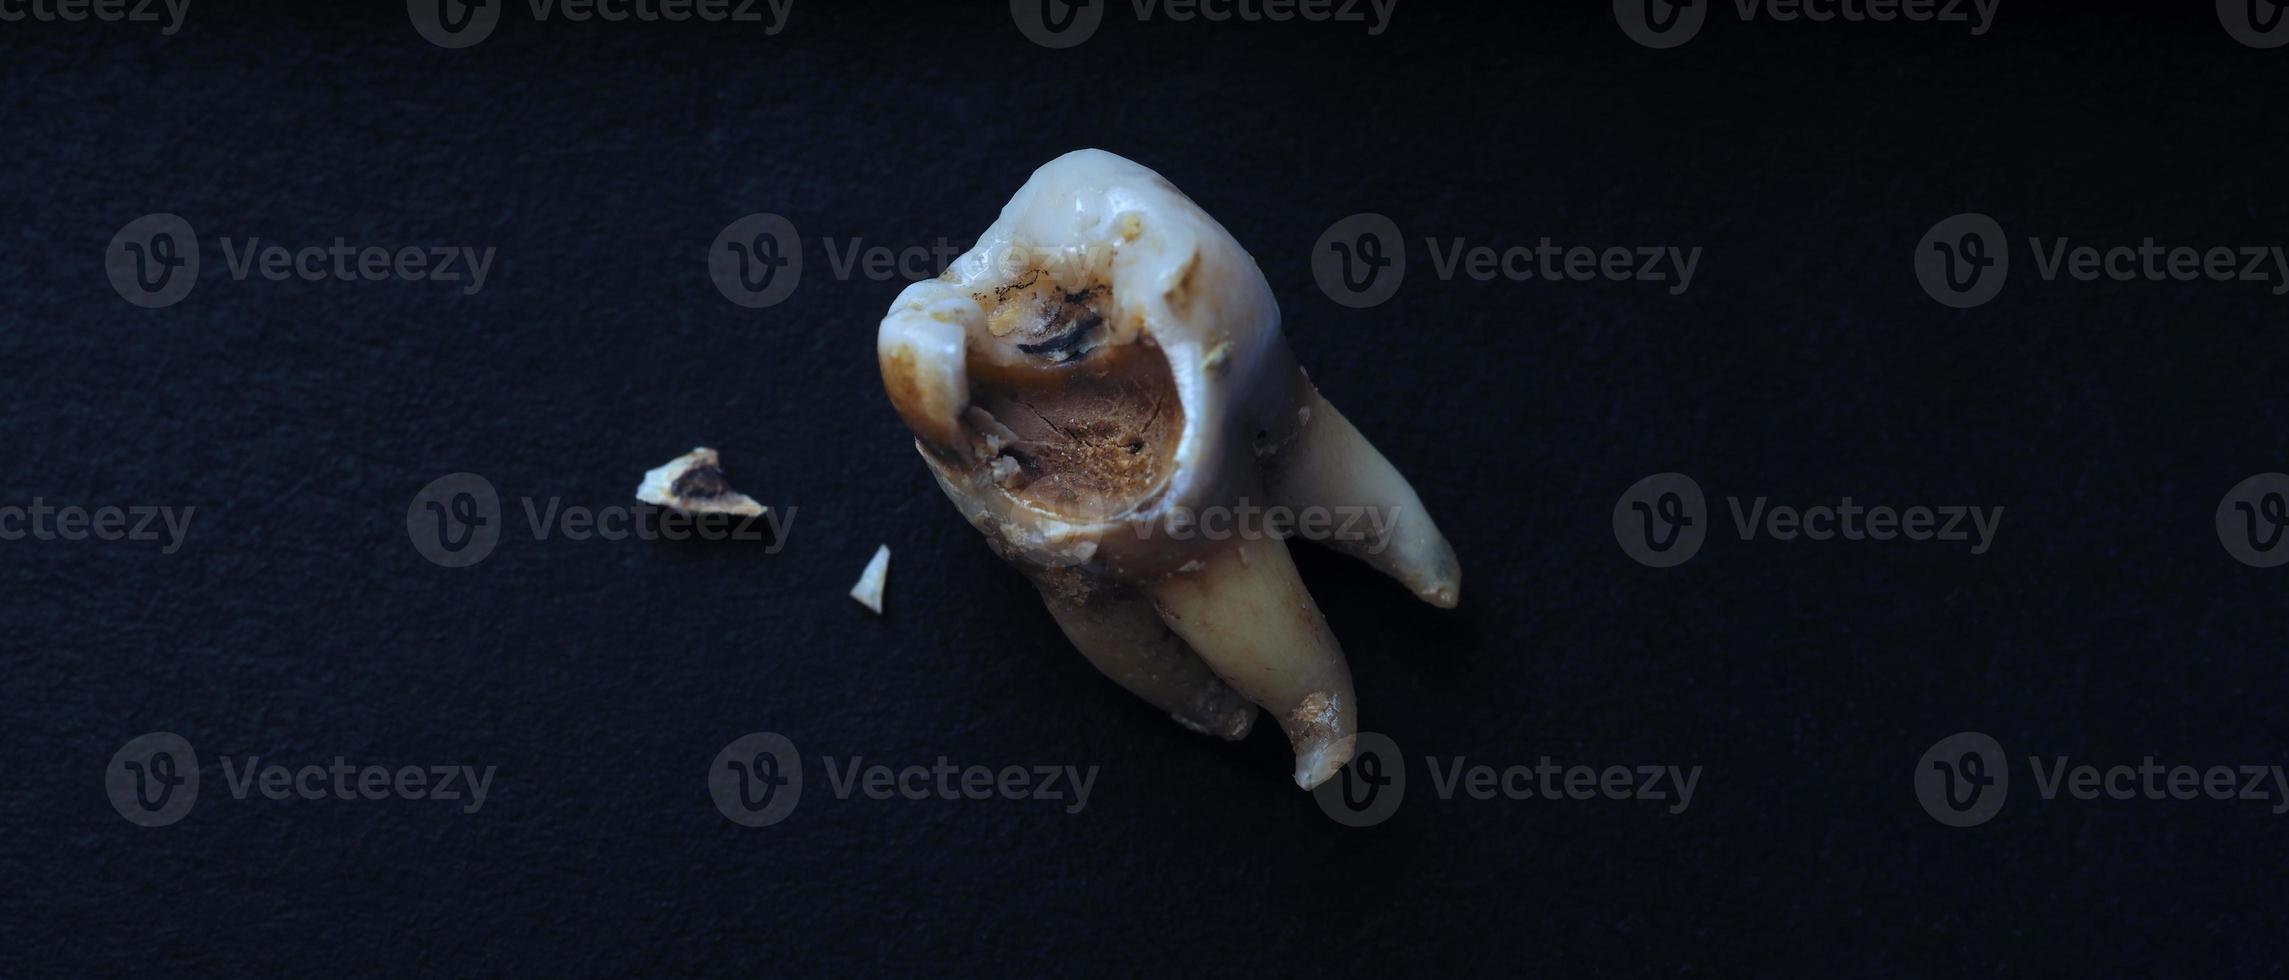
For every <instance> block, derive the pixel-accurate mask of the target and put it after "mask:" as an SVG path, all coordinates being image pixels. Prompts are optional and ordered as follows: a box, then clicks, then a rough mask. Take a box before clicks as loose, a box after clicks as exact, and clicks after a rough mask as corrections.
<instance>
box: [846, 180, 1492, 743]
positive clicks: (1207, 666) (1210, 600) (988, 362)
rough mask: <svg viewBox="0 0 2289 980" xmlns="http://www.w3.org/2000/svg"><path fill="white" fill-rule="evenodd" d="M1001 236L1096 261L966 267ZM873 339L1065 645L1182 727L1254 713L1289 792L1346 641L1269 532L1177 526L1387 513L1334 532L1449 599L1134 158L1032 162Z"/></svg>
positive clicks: (1259, 309) (1345, 425)
mask: <svg viewBox="0 0 2289 980" xmlns="http://www.w3.org/2000/svg"><path fill="white" fill-rule="evenodd" d="M1075 223H1078V224H1079V227H1078V228H1076V227H1073V225H1074V224H1075ZM1042 238H1048V239H1051V240H1053V244H1051V245H1049V246H1044V245H1043V243H1042V241H1041V240H1040V239H1042ZM1010 247H1027V248H1032V249H1034V251H1036V252H1046V253H1049V254H1051V255H1053V256H1065V257H1068V258H1069V257H1071V256H1072V255H1073V254H1075V253H1076V252H1082V253H1086V254H1087V255H1088V256H1089V257H1091V258H1093V259H1095V258H1103V257H1105V254H1106V253H1104V252H1100V251H1099V249H1109V250H1110V261H1108V262H1100V263H1094V264H1092V265H1090V266H1089V267H1088V268H1087V269H1085V270H1082V271H1078V272H1077V271H1075V266H1074V265H1073V264H1072V263H1071V262H1062V261H1061V262H1058V263H1056V264H1054V265H1050V266H1045V265H1042V264H1033V265H1028V266H1021V267H1019V268H1017V269H1014V270H1011V274H1008V275H1007V276H1006V277H996V276H995V275H994V271H993V268H992V267H991V264H990V263H989V262H986V261H979V262H975V263H971V262H969V261H968V260H970V259H972V258H973V257H978V256H986V257H989V258H990V257H992V256H994V255H996V254H997V253H996V252H995V249H996V248H1010ZM880 334H881V335H880V337H879V339H878V356H879V359H880V363H881V367H882V374H883V383H884V386H885V389H886V390H887V391H888V393H889V395H890V398H891V402H892V403H893V405H895V406H896V407H897V408H898V411H899V414H900V416H901V417H902V418H904V419H905V420H906V422H907V424H908V426H909V427H910V428H912V429H913V430H914V432H915V434H916V436H917V437H918V438H917V440H916V448H917V449H919V450H920V451H921V453H922V456H923V458H924V460H925V461H926V462H927V463H928V464H929V465H930V467H931V469H932V471H933V473H934V474H935V475H936V477H937V479H938V482H939V485H940V487H941V488H942V489H944V490H945V492H946V494H947V496H948V497H949V499H951V500H952V501H953V502H954V503H955V504H956V506H957V507H958V508H959V509H960V510H961V511H962V513H963V514H964V516H966V517H967V518H969V520H970V521H971V523H972V524H973V525H975V526H976V527H977V528H978V529H979V530H980V531H982V532H984V533H985V536H986V540H987V543H988V544H989V545H990V546H991V547H992V549H993V550H994V551H995V553H996V554H998V555H1000V556H1001V557H1002V558H1003V559H1004V560H1006V561H1008V562H1009V563H1010V564H1011V565H1013V566H1015V567H1016V568H1017V569H1019V570H1020V571H1022V572H1024V573H1025V574H1026V575H1027V577H1028V578H1030V579H1031V580H1032V581H1033V583H1034V586H1035V588H1036V590H1037V591H1039V593H1040V594H1041V597H1042V601H1043V604H1044V605H1045V606H1047V607H1048V609H1049V611H1050V613H1051V615H1052V617H1053V618H1054V619H1055V620H1056V621H1057V623H1058V626H1059V627H1060V628H1061V629H1062V630H1063V631H1064V633H1065V635H1066V637H1067V638H1068V639H1069V640H1070V641H1071V642H1072V643H1073V644H1074V646H1075V647H1077V648H1079V649H1080V651H1081V652H1082V653H1083V654H1084V655H1085V656H1086V657H1087V658H1088V659H1089V660H1090V662H1091V663H1092V664H1093V665H1095V666H1096V667H1097V668H1098V669H1099V670H1100V671H1101V672H1103V673H1104V674H1105V675H1106V676H1108V677H1110V678H1111V679H1113V680H1114V681H1116V682H1117V683H1119V684H1120V685H1121V686H1123V687H1125V688H1127V689H1128V690H1129V691H1131V692H1132V693H1134V694H1136V695H1137V696H1139V697H1141V698H1143V699H1144V700H1146V701H1147V702H1149V703H1151V704H1153V705H1154V706H1156V707H1158V708H1160V709H1161V710H1163V711H1166V712H1167V713H1168V714H1169V715H1170V716H1171V717H1172V718H1174V719H1175V720H1176V721H1177V722H1179V723H1180V724H1182V725H1184V726H1185V727H1187V728H1190V729H1192V730H1194V731H1197V732H1201V733H1204V734H1209V735H1214V736H1217V737H1220V738H1225V739H1239V738H1243V737H1245V736H1246V735H1247V734H1248V732H1249V731H1250V730H1251V729H1252V727H1253V725H1254V722H1255V718H1256V714H1257V710H1258V709H1259V708H1263V709H1269V710H1270V711H1271V713H1272V716H1273V717H1274V718H1276V719H1278V721H1279V723H1280V727H1281V728H1282V730H1283V731H1284V732H1285V733H1286V734H1287V736H1288V738H1289V741H1290V743H1291V744H1292V746H1293V747H1294V749H1295V753H1296V772H1295V779H1296V782H1297V783H1298V784H1299V785H1301V786H1303V787H1304V788H1306V789H1310V788H1313V787H1315V786H1318V785H1320V784H1321V783H1323V782H1325V781H1326V780H1327V779H1329V778H1331V777H1332V776H1333V775H1334V774H1335V773H1336V771H1337V770H1338V769H1339V768H1340V767H1341V766H1342V765H1343V764H1344V763H1345V762H1347V761H1348V760H1349V759H1350V757H1351V753H1352V751H1353V749H1354V744H1355V740H1356V735H1357V731H1358V726H1357V719H1356V715H1357V706H1356V698H1355V697H1354V696H1353V693H1352V685H1351V677H1350V671H1349V668H1348V667H1347V666H1346V665H1345V663H1344V656H1343V651H1342V648H1341V646H1340V645H1339V644H1338V643H1337V642H1336V639H1335V637H1334V635H1333V633H1332V632H1330V631H1329V630H1328V627H1327V621H1326V618H1325V617H1324V616H1323V615H1322V614H1321V612H1320V610H1319V608H1318V606H1317V604H1316V603H1314V602H1313V601H1312V599H1311V596H1310V593H1309V592H1308V591H1306V590H1305V588H1304V585H1303V582H1302V580H1301V578H1300V577H1299V576H1297V574H1296V571H1295V565H1294V562H1293V561H1292V559H1291V558H1290V557H1289V555H1288V550H1287V544H1286V542H1285V541H1283V540H1281V539H1280V538H1278V537H1268V538H1267V537H1260V536H1259V537H1254V538H1251V537H1248V536H1246V535H1242V536H1238V537H1235V538H1230V539H1208V538H1202V537H1198V536H1182V535H1175V534H1172V533H1170V529H1171V527H1173V526H1174V525H1173V524H1172V523H1171V520H1172V517H1171V515H1172V514H1174V513H1176V512H1177V511H1179V510H1189V511H1193V512H1199V511H1200V510H1202V509H1204V508H1210V507H1229V506H1231V505H1232V504H1233V503H1235V502H1237V501H1239V500H1242V499H1255V500H1269V501H1272V502H1275V503H1278V504H1281V505H1283V506H1289V507H1291V509H1292V508H1300V507H1302V506H1307V505H1308V506H1327V507H1334V506H1351V507H1375V508H1381V509H1382V510H1384V511H1386V512H1388V513H1390V514H1391V515H1393V520H1392V534H1391V536H1390V539H1388V540H1384V541H1380V542H1376V543H1372V544H1369V543H1362V542H1357V541H1344V540H1330V541H1328V542H1326V543H1327V544H1328V545H1329V546H1331V547H1334V548H1336V549H1337V550H1340V551H1344V552H1346V553H1349V554H1352V555H1354V556H1355V557H1358V558H1360V559H1361V560H1363V561H1366V562H1368V563H1369V564H1371V565H1374V566H1375V567H1376V568H1378V569H1379V570H1381V571H1383V572H1385V573H1386V574H1389V575H1391V576H1392V577H1393V578H1396V579H1398V580H1399V581H1400V582H1401V583H1403V584H1405V585H1406V586H1408V588H1409V589H1410V590H1412V591H1414V592H1415V593H1416V595H1418V596H1419V597H1421V598H1423V599H1424V600H1425V601H1427V602H1429V603H1431V604H1433V605H1436V606H1441V607H1447V608H1451V607H1452V606H1453V605H1454V604H1455V602H1456V600H1457V598H1458V596H1459V591H1460V581H1461V571H1460V566H1459V565H1458V564H1457V563H1456V561H1455V559H1454V554H1453V550H1452V549H1451V548H1450V547H1449V546H1448V545H1447V543H1446V541H1445V539H1444V537H1443V536H1441V535H1440V534H1439V532H1438V529H1437V527H1436V525H1435V524H1433V523H1432V522H1431V520H1430V517H1429V515H1428V514H1427V513H1424V512H1423V511H1422V504H1421V501H1420V500H1419V499H1417V498H1416V496H1415V493H1414V490H1413V489H1412V488H1411V487H1409V486H1408V485H1407V482H1406V480H1405V478H1404V477H1403V476H1401V475H1400V474H1399V473H1398V471H1397V469H1396V468H1394V467H1393V466H1392V465H1391V463H1390V462H1389V461H1388V460H1386V459H1385V458H1383V456H1382V454H1381V453H1379V452H1377V451H1376V450H1375V448H1374V447H1373V445H1372V444H1370V443H1369V442H1367V440H1366V438H1365V437H1364V436H1362V435H1361V434H1360V433H1359V432H1358V431H1357V430H1356V429H1354V428H1353V427H1352V426H1351V424H1350V422H1349V421H1348V420H1346V419H1345V418H1344V417H1343V415H1342V413H1340V412H1338V411H1336V410H1335V408H1334V407H1333V406H1332V405H1329V404H1327V402H1326V400H1325V399H1324V398H1321V397H1320V395H1319V392H1318V390H1317V388H1316V387H1314V386H1313V384H1312V383H1311V381H1310V379H1309V378H1308V377H1306V376H1305V375H1304V373H1303V371H1302V369H1301V368H1300V367H1299V366H1297V365H1296V363H1295V361H1294V358H1293V357H1292V355H1290V354H1289V353H1288V350H1287V346H1286V342H1285V340H1284V338H1282V337H1281V336H1280V332H1279V324H1278V307H1277V303H1276V301H1274V300H1273V298H1272V297H1271V294H1270V289H1269V286H1268V284H1266V283H1265V282H1264V281H1263V277H1262V273H1261V272H1260V271H1259V270H1258V269H1257V267H1256V265H1255V262H1254V260H1253V259H1252V258H1250V257H1249V256H1248V255H1247V253H1246V252H1245V250H1244V249H1242V248H1241V247H1240V246H1239V245H1238V243H1236V242H1234V241H1232V240H1231V238H1230V235H1229V233H1227V232H1225V231H1224V229H1223V228H1222V227H1221V226H1219V225H1217V224H1216V223H1215V222H1214V220H1213V219H1211V218H1209V217H1208V216H1207V215H1206V214H1205V213H1202V212H1200V211H1199V209H1198V207H1197V205H1194V204H1193V203H1192V202H1191V201H1190V200H1189V199H1186V198H1184V197H1183V195H1182V194H1181V193H1178V192H1177V191H1176V190H1175V188H1173V187H1172V186H1169V185H1168V183H1167V181H1165V180H1163V179H1162V178H1160V177H1159V175H1157V174H1153V173H1152V172H1151V171H1149V170H1146V169H1144V168H1143V167H1140V166H1138V165H1136V164H1134V163H1131V162H1129V161H1127V160H1123V159H1121V158H1119V157H1116V156H1113V155H1112V154H1107V153H1103V152H1101V151H1080V152H1076V153H1072V154H1068V155H1066V156H1065V157H1061V158H1059V159H1058V160H1056V161H1053V162H1051V163H1050V164H1049V165H1047V166H1044V167H1042V168H1041V170H1040V171H1038V172H1036V173H1035V175H1034V177H1033V179H1032V180H1031V181H1029V182H1028V183H1027V185H1026V187H1025V188H1024V189H1022V190H1020V191H1019V194H1018V197H1017V198H1016V199H1014V200H1012V201H1011V203H1010V205H1009V206H1008V207H1007V208H1005V209H1004V211H1003V214H1002V219H1001V220H1000V221H999V222H997V223H996V224H995V226H994V227H993V228H991V229H989V230H988V232H987V233H986V235H985V236H984V237H982V238H981V240H980V243H979V247H978V249H977V250H974V251H973V252H972V253H971V255H966V256H964V260H961V261H957V263H956V264H955V266H953V267H949V269H948V270H947V272H946V274H945V275H943V276H941V277H940V278H939V279H938V280H935V281H930V282H923V283H915V284H913V285H911V286H909V287H908V289H907V291H906V293H905V294H904V295H902V296H901V297H900V299H899V302H898V304H897V305H896V306H894V307H893V309H892V311H891V314H890V316H888V317H886V318H885V319H884V321H883V324H882V329H881V332H880Z"/></svg>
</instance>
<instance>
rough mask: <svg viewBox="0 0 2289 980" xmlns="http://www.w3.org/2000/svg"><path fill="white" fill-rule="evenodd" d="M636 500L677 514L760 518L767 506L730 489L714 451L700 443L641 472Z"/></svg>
mask: <svg viewBox="0 0 2289 980" xmlns="http://www.w3.org/2000/svg"><path fill="white" fill-rule="evenodd" d="M636 499H637V500H641V501H643V502H645V503H647V504H658V505H660V506H662V507H666V508H668V509H669V510H672V511H675V512H676V513H679V514H735V515H738V516H740V517H761V516H762V515H763V514H764V512H765V511H767V510H769V508H767V507H764V506H763V505H762V504H759V503H756V502H755V499H754V498H752V497H749V496H747V495H746V494H743V493H740V492H739V491H737V490H733V489H731V483H730V481H728V480H725V479H724V477H723V463H722V461H721V460H720V459H718V458H717V457H716V454H715V450H713V449H709V448H707V447H706V446H701V447H699V448H697V449H694V450H692V451H691V452H688V453H685V454H683V455H681V456H678V457H676V458H675V459H672V460H669V461H668V463H667V465H665V466H662V467H660V468H658V469H655V470H652V471H650V472H647V473H645V474H644V482H643V483H641V484H638V485H637V487H636Z"/></svg>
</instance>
